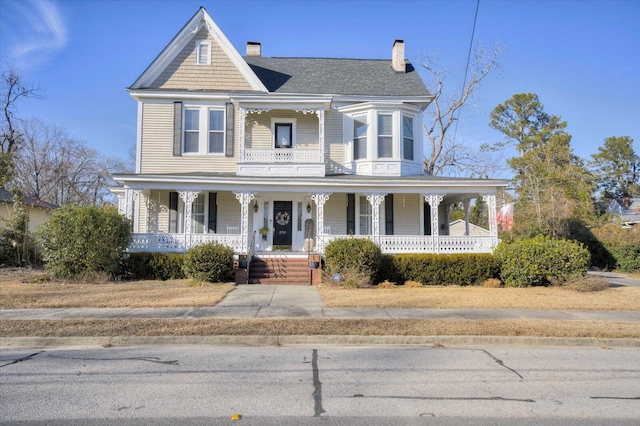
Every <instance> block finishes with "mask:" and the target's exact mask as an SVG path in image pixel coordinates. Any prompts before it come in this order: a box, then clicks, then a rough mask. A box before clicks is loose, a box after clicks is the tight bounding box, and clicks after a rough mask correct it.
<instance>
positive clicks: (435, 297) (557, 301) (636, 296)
mask: <svg viewBox="0 0 640 426" xmlns="http://www.w3.org/2000/svg"><path fill="white" fill-rule="evenodd" d="M318 290H319V291H320V295H321V296H322V299H323V301H324V304H325V306H326V307H328V308H441V309H455V308H461V309H550V310H557V309H569V310H614V311H616V310H617V311H635V310H640V288H634V287H617V288H608V289H606V290H603V291H599V292H595V293H581V292H577V291H573V290H570V289H567V288H562V287H529V288H486V287H430V286H429V287H427V286H424V287H422V288H407V287H398V288H394V289H388V290H387V289H380V288H379V289H363V288H361V289H342V288H332V287H324V286H321V287H319V288H318Z"/></svg>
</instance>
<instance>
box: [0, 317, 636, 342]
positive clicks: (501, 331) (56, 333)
mask: <svg viewBox="0 0 640 426" xmlns="http://www.w3.org/2000/svg"><path fill="white" fill-rule="evenodd" d="M210 335H226V336H277V335H280V336H284V335H361V336H462V335H464V336H532V337H598V338H639V337H640V328H639V327H638V324H637V323H627V322H605V321H551V320H383V319H377V320H352V319H235V320H233V319H116V320H37V321H24V320H8V321H2V322H1V323H0V337H18V336H20V337H22V336H38V337H69V336H80V337H82V336H210Z"/></svg>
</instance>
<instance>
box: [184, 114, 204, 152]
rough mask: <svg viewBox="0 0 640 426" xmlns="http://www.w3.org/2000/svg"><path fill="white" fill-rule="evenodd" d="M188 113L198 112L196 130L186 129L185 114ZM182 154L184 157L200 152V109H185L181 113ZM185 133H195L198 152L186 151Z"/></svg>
mask: <svg viewBox="0 0 640 426" xmlns="http://www.w3.org/2000/svg"><path fill="white" fill-rule="evenodd" d="M188 111H197V112H198V128H197V129H187V124H186V123H187V112H188ZM182 123H183V129H182V153H183V154H185V155H192V154H198V153H199V152H200V139H202V134H201V133H202V112H201V111H200V108H194V107H185V108H184V111H183V112H182ZM187 133H196V134H197V135H198V150H197V151H187V150H186V146H187Z"/></svg>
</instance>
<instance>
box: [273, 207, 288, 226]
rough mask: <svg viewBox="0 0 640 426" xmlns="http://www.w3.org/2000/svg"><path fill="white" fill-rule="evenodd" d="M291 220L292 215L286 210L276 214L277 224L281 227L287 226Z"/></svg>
mask: <svg viewBox="0 0 640 426" xmlns="http://www.w3.org/2000/svg"><path fill="white" fill-rule="evenodd" d="M290 220H291V215H290V214H289V212H287V211H286V210H280V211H279V212H278V213H276V223H277V224H278V225H280V226H285V225H287V224H288V223H289V221H290Z"/></svg>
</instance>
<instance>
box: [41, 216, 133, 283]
mask: <svg viewBox="0 0 640 426" xmlns="http://www.w3.org/2000/svg"><path fill="white" fill-rule="evenodd" d="M38 236H39V242H40V245H41V247H42V257H43V260H44V261H45V267H46V268H47V269H48V270H49V271H50V272H51V273H52V274H53V275H54V276H56V277H59V278H70V277H76V276H81V275H84V274H97V273H107V274H109V275H111V276H118V275H119V274H120V270H121V263H122V255H123V253H124V250H125V249H126V248H127V246H128V245H129V243H130V241H131V223H130V221H129V220H128V219H126V218H124V217H122V216H121V215H120V214H118V210H117V209H116V208H115V207H98V206H77V205H66V206H64V207H62V208H60V209H58V210H56V211H54V212H53V214H52V215H51V217H49V219H47V221H46V222H45V223H44V225H42V227H41V228H40V230H39V231H38Z"/></svg>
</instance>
